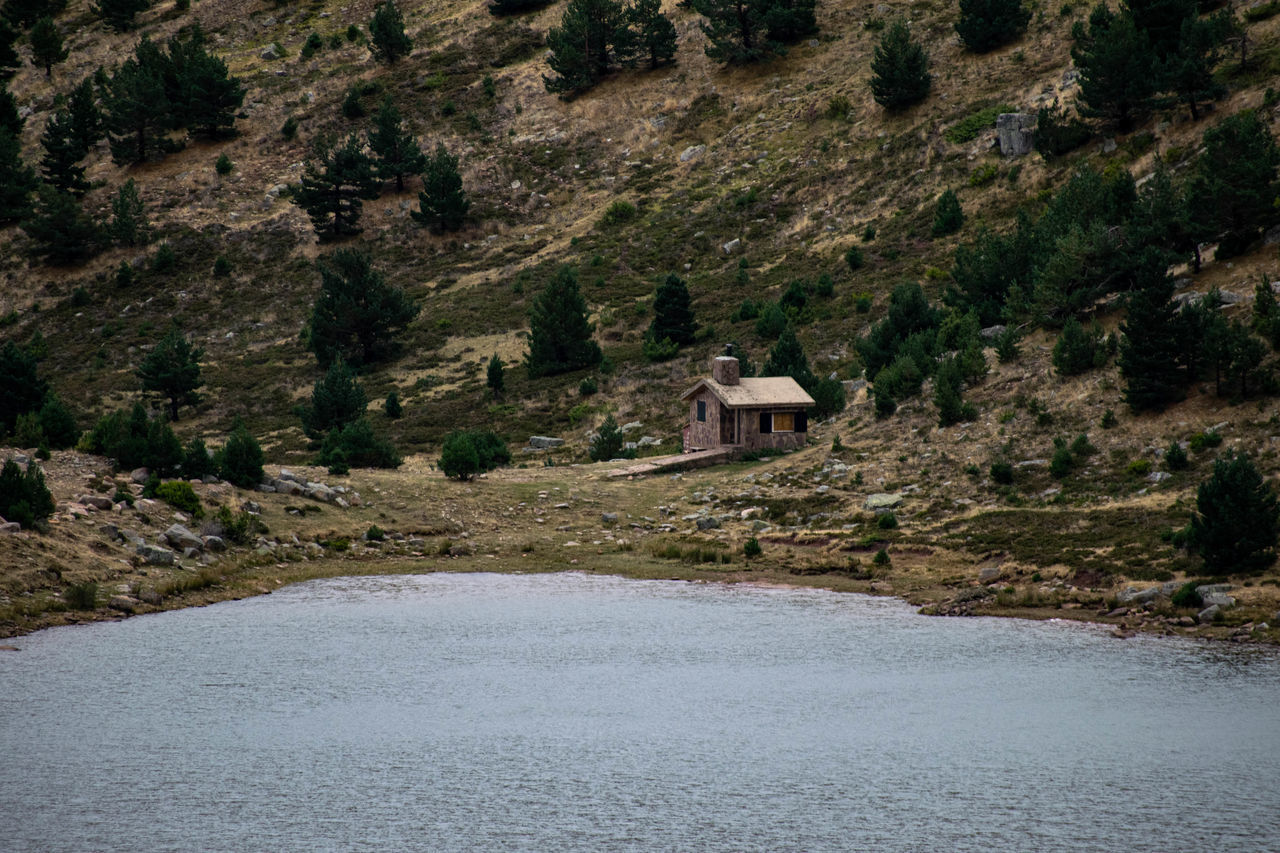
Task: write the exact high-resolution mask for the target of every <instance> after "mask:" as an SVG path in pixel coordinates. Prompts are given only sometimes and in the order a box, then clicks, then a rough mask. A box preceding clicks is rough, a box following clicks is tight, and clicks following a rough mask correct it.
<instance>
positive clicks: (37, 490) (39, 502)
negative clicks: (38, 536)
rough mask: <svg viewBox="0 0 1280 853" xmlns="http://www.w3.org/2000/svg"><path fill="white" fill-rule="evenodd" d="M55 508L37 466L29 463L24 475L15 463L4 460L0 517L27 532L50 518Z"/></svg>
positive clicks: (1, 475)
mask: <svg viewBox="0 0 1280 853" xmlns="http://www.w3.org/2000/svg"><path fill="white" fill-rule="evenodd" d="M54 508H55V507H54V503H53V495H51V494H50V493H49V487H48V486H47V485H45V481H44V472H43V471H41V470H40V466H39V465H36V464H34V463H32V462H28V463H27V470H26V471H25V472H24V471H23V470H22V469H21V468H20V467H18V463H17V462H15V461H13V460H12V459H6V460H5V463H4V466H3V467H2V468H0V517H2V518H5V519H8V520H11V521H16V522H18V524H19V525H21V526H22V527H24V528H29V527H32V526H34V525H35V524H36V522H39V521H43V520H45V519H46V518H48V517H49V516H51V515H53V510H54Z"/></svg>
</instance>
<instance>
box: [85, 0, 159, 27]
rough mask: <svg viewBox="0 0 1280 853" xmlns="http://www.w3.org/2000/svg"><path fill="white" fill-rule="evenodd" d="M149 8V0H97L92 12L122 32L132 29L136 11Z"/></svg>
mask: <svg viewBox="0 0 1280 853" xmlns="http://www.w3.org/2000/svg"><path fill="white" fill-rule="evenodd" d="M150 8H151V2H150V0H98V2H97V3H96V4H95V5H94V6H93V13H94V14H95V15H97V16H98V17H99V18H101V19H102V22H103V23H104V24H106V25H107V26H108V27H110V28H111V29H113V30H115V31H116V32H118V33H122V32H124V31H126V30H131V29H133V28H134V26H135V25H136V22H135V21H134V18H136V17H137V15H138V13H139V12H145V11H147V9H150Z"/></svg>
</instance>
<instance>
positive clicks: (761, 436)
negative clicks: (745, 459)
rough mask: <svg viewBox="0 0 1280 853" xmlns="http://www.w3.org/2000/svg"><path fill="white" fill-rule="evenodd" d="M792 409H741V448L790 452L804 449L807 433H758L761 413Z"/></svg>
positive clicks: (790, 409)
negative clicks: (795, 449) (798, 448)
mask: <svg viewBox="0 0 1280 853" xmlns="http://www.w3.org/2000/svg"><path fill="white" fill-rule="evenodd" d="M794 411H796V409H794V408H769V409H743V410H742V446H743V447H744V448H746V449H747V450H764V449H765V448H774V449H776V450H792V449H794V448H797V447H804V443H805V439H807V438H808V433H804V432H770V433H761V432H760V413H761V412H794Z"/></svg>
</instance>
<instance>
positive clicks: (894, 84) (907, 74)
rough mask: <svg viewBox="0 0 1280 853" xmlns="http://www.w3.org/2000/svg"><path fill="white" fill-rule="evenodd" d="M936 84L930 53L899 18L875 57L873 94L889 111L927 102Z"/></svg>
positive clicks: (873, 64) (873, 61)
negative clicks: (915, 39) (930, 70)
mask: <svg viewBox="0 0 1280 853" xmlns="http://www.w3.org/2000/svg"><path fill="white" fill-rule="evenodd" d="M932 85H933V76H932V75H930V74H929V56H928V54H926V53H925V50H924V48H923V47H921V46H920V45H919V44H918V43H916V42H914V41H912V40H911V33H910V31H908V30H907V25H906V24H904V23H903V22H902V21H895V22H894V23H893V24H892V25H891V26H890V27H889V29H887V30H886V31H885V34H884V36H883V37H882V38H881V39H880V44H879V45H877V46H876V49H875V56H874V57H873V58H872V60H871V94H872V96H873V97H874V98H875V99H876V103H877V104H879V105H880V106H882V107H884V108H885V109H887V110H899V109H903V108H905V107H909V106H911V105H912V104H918V103H919V102H920V101H923V100H924V99H925V98H926V97H927V96H928V94H929V88H930V87H931V86H932Z"/></svg>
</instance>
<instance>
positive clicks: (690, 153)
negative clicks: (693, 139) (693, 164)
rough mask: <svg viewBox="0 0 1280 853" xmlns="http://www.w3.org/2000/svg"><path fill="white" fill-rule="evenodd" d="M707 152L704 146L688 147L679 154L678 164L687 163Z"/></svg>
mask: <svg viewBox="0 0 1280 853" xmlns="http://www.w3.org/2000/svg"><path fill="white" fill-rule="evenodd" d="M706 150H707V146H705V145H690V146H689V147H688V148H686V149H684V150H683V151H681V152H680V162H681V163H688V162H689V161H690V160H692V159H693V158H695V157H697V156H699V155H700V154H702V153H703V152H704V151H706Z"/></svg>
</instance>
